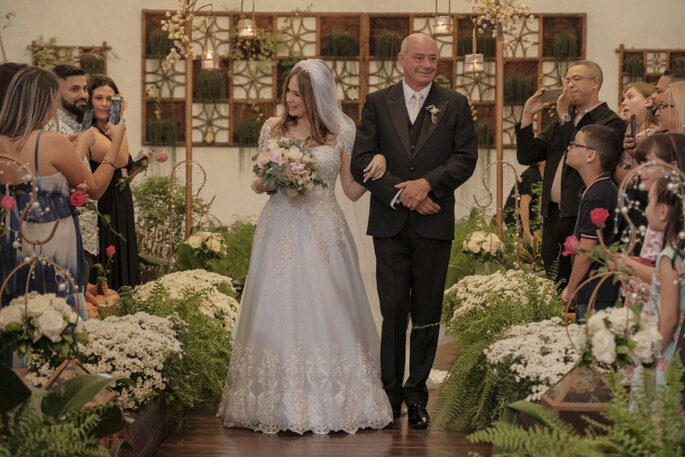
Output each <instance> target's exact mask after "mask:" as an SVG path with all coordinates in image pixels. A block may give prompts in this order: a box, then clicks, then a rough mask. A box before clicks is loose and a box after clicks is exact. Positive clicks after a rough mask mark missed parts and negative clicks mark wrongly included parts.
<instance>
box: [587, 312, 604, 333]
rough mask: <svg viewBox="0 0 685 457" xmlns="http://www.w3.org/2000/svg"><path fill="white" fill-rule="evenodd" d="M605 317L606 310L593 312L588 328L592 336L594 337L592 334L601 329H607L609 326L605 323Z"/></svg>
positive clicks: (588, 321)
mask: <svg viewBox="0 0 685 457" xmlns="http://www.w3.org/2000/svg"><path fill="white" fill-rule="evenodd" d="M605 317H606V313H605V312H604V310H601V311H597V312H595V313H592V315H591V316H590V318H589V319H588V320H587V329H588V332H589V333H590V338H592V336H593V335H594V334H595V333H597V332H599V331H600V330H605V329H606V328H607V327H606V324H605V323H604V318H605Z"/></svg>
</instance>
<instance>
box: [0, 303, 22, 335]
mask: <svg viewBox="0 0 685 457" xmlns="http://www.w3.org/2000/svg"><path fill="white" fill-rule="evenodd" d="M12 322H17V323H19V324H21V323H22V322H24V307H23V306H20V305H18V304H13V305H9V306H5V307H4V308H2V309H0V330H5V327H7V325H8V324H11V323H12Z"/></svg>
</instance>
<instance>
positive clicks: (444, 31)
mask: <svg viewBox="0 0 685 457" xmlns="http://www.w3.org/2000/svg"><path fill="white" fill-rule="evenodd" d="M433 34H434V35H451V34H452V21H451V18H450V16H435V17H434V18H433Z"/></svg>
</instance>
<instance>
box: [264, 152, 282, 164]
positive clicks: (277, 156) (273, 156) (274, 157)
mask: <svg viewBox="0 0 685 457" xmlns="http://www.w3.org/2000/svg"><path fill="white" fill-rule="evenodd" d="M267 155H268V156H269V160H270V161H272V162H276V163H277V164H281V163H283V150H282V149H270V150H269V152H268V153H267Z"/></svg>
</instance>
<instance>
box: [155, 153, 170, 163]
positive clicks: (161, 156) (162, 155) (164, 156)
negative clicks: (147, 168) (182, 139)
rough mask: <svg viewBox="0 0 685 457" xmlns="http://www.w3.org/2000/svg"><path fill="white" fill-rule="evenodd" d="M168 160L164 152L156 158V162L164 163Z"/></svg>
mask: <svg viewBox="0 0 685 457" xmlns="http://www.w3.org/2000/svg"><path fill="white" fill-rule="evenodd" d="M168 158H169V156H168V155H167V154H166V153H164V152H162V153H161V154H159V155H158V156H157V160H159V161H160V162H166V161H167V159H168Z"/></svg>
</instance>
